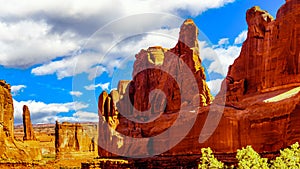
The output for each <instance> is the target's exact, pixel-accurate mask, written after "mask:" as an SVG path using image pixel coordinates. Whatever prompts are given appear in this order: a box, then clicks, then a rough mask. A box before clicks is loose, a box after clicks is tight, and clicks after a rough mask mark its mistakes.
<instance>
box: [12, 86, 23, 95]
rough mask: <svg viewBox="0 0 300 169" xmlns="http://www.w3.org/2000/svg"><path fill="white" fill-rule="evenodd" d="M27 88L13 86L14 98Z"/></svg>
mask: <svg viewBox="0 0 300 169" xmlns="http://www.w3.org/2000/svg"><path fill="white" fill-rule="evenodd" d="M26 87H27V86H25V85H15V86H11V94H12V95H13V96H15V95H17V94H18V93H19V92H22V91H23V89H24V88H26Z"/></svg>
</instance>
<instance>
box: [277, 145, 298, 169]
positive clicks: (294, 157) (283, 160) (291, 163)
mask: <svg viewBox="0 0 300 169" xmlns="http://www.w3.org/2000/svg"><path fill="white" fill-rule="evenodd" d="M299 156H300V149H299V144H298V142H296V143H295V144H293V145H292V146H291V148H286V149H284V150H280V156H279V157H276V159H275V160H274V161H272V162H271V164H272V166H271V169H275V168H283V169H285V168H292V169H296V168H300V158H299Z"/></svg>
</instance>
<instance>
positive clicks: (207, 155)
mask: <svg viewBox="0 0 300 169" xmlns="http://www.w3.org/2000/svg"><path fill="white" fill-rule="evenodd" d="M201 153H202V157H201V158H200V164H199V165H198V168H199V169H207V168H214V169H218V168H220V169H221V168H225V165H224V163H222V162H220V161H218V160H217V159H216V158H215V156H214V155H213V153H212V150H211V149H210V148H209V147H208V148H202V149H201Z"/></svg>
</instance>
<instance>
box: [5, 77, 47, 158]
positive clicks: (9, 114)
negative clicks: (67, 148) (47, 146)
mask: <svg viewBox="0 0 300 169" xmlns="http://www.w3.org/2000/svg"><path fill="white" fill-rule="evenodd" d="M41 158H42V155H41V150H40V147H39V144H38V143H36V142H30V143H29V142H28V143H22V142H17V141H15V139H14V109H13V99H12V96H11V93H10V85H9V84H7V83H6V82H5V81H4V80H0V160H3V161H6V160H9V161H14V160H16V161H27V162H28V161H29V162H30V161H32V160H41Z"/></svg>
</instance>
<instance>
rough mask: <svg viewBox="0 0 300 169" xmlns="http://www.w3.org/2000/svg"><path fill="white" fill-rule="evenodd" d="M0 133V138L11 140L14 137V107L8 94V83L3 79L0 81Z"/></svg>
mask: <svg viewBox="0 0 300 169" xmlns="http://www.w3.org/2000/svg"><path fill="white" fill-rule="evenodd" d="M0 106H1V107H0V110H1V112H0V127H1V128H0V135H1V138H7V139H9V140H12V139H13V138H14V132H13V129H14V127H13V126H14V108H13V100H12V96H11V94H10V85H9V84H6V82H5V81H4V80H1V81H0Z"/></svg>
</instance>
